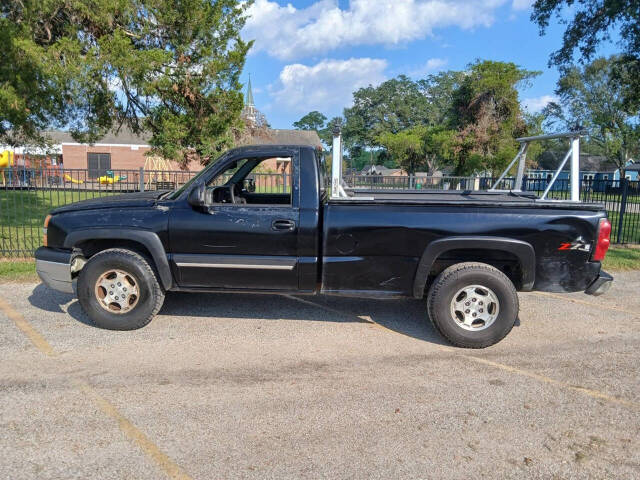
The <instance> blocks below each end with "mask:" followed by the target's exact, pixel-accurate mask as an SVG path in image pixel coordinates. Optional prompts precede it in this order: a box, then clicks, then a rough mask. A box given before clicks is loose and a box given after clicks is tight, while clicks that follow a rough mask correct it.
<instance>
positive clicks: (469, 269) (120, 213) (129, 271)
mask: <svg viewBox="0 0 640 480" xmlns="http://www.w3.org/2000/svg"><path fill="white" fill-rule="evenodd" d="M274 158H276V159H278V161H279V162H290V163H289V167H288V168H289V169H290V172H291V174H290V175H288V176H286V177H284V176H283V181H282V184H280V185H278V186H277V188H271V189H264V188H262V189H261V188H258V189H256V188H255V185H256V184H255V182H254V181H253V179H254V178H255V177H256V176H257V175H258V174H257V173H256V169H259V166H260V164H261V163H262V162H263V161H265V160H267V159H274ZM258 171H259V170H258ZM325 185H326V183H325V180H324V168H323V164H322V161H321V156H320V154H319V153H318V152H317V151H316V150H315V149H314V148H312V147H304V146H303V147H301V146H286V145H269V146H253V147H241V148H237V149H234V150H231V151H229V152H227V153H225V154H224V155H223V156H222V157H221V158H220V159H219V160H218V161H217V162H215V163H213V164H211V165H209V166H208V167H207V168H205V169H204V170H203V171H202V172H200V173H199V174H198V175H197V176H196V177H194V178H193V179H192V180H191V181H190V182H189V183H187V184H186V185H184V186H183V187H182V188H180V189H178V190H175V191H149V192H142V193H133V194H124V195H119V196H113V197H106V198H105V197H102V198H96V199H93V200H87V201H83V202H78V203H74V204H71V205H67V206H64V207H60V208H57V209H55V210H53V211H52V212H51V214H50V215H49V216H47V218H46V220H45V224H44V233H45V238H44V245H45V246H43V247H41V248H39V249H38V250H37V252H36V268H37V271H38V273H39V275H40V278H41V279H42V281H43V282H44V283H45V284H47V285H48V286H49V287H51V288H54V289H57V290H61V291H64V292H69V293H72V292H74V290H75V291H76V292H77V296H78V299H79V301H80V304H81V305H82V307H83V308H84V310H85V312H86V313H87V315H88V316H89V317H90V318H91V319H92V320H93V322H95V324H96V325H98V326H100V327H104V328H108V329H116V330H129V329H136V328H140V327H143V326H145V325H146V324H147V323H149V322H150V321H151V319H152V318H153V317H154V315H155V314H156V313H157V312H158V311H159V310H160V307H161V306H162V303H163V300H164V296H165V293H166V292H168V291H192V292H204V291H206V292H220V291H223V292H260V293H265V292H273V293H285V292H286V293H295V294H316V293H322V294H331V295H352V296H369V297H374V298H378V299H382V298H388V299H393V298H397V297H413V298H416V299H422V298H426V302H425V303H426V307H427V310H428V314H427V312H425V318H426V317H427V316H428V317H429V318H430V320H431V321H432V322H433V324H434V325H435V327H436V328H437V329H438V331H439V332H440V333H441V334H442V335H444V336H445V337H446V338H447V339H448V340H449V341H450V342H451V343H453V344H455V345H458V346H461V347H470V348H482V347H486V346H489V345H492V344H494V343H496V342H498V341H500V340H501V339H502V338H504V337H505V336H506V335H507V334H508V333H509V331H510V330H511V328H512V327H513V325H514V323H515V321H516V319H517V316H518V308H519V307H518V297H517V294H516V291H518V290H519V291H531V290H541V291H547V292H577V291H584V292H585V293H588V294H592V295H598V294H601V293H604V292H605V291H606V290H607V288H608V287H609V286H610V282H611V280H612V278H611V276H609V275H608V274H606V273H605V272H603V271H601V269H600V261H601V260H602V259H603V258H604V256H605V254H606V251H607V248H608V246H609V235H610V232H611V225H610V223H609V221H608V220H607V218H606V212H605V211H604V209H603V206H602V205H596V204H582V203H577V202H563V201H541V200H539V199H537V198H536V197H535V196H533V195H527V194H524V193H513V192H512V193H509V192H503V193H499V192H478V191H455V190H454V191H439V192H438V191H397V192H391V193H390V192H382V193H381V192H378V191H365V192H351V193H350V196H347V198H342V199H333V198H331V197H329V195H328V192H327V191H326V190H325ZM274 190H277V191H274ZM76 281H77V286H76V288H75V289H74V282H76Z"/></svg>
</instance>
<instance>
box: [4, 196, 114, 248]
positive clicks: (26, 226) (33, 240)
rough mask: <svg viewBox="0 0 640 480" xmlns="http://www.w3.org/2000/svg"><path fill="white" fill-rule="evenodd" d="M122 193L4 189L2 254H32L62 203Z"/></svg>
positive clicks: (40, 242)
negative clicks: (47, 219)
mask: <svg viewBox="0 0 640 480" xmlns="http://www.w3.org/2000/svg"><path fill="white" fill-rule="evenodd" d="M117 193H119V192H87V191H78V190H73V191H65V190H0V256H3V255H5V256H7V255H13V256H20V257H28V256H30V255H32V254H33V252H34V251H35V250H36V249H37V248H38V247H39V246H40V245H41V244H42V223H43V222H44V217H45V216H46V215H47V213H49V211H50V210H51V209H53V208H55V207H59V206H61V205H67V204H69V203H73V202H78V201H80V200H87V199H89V198H95V197H103V196H107V195H114V194H117Z"/></svg>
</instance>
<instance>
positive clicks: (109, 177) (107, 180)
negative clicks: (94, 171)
mask: <svg viewBox="0 0 640 480" xmlns="http://www.w3.org/2000/svg"><path fill="white" fill-rule="evenodd" d="M126 179H127V176H126V175H114V174H113V170H107V174H106V175H103V176H102V177H98V182H100V185H113V184H114V183H117V182H121V181H122V180H126Z"/></svg>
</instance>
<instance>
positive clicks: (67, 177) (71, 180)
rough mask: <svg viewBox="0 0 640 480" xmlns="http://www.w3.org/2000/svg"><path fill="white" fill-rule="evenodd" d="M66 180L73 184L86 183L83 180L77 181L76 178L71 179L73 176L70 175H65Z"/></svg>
mask: <svg viewBox="0 0 640 480" xmlns="http://www.w3.org/2000/svg"><path fill="white" fill-rule="evenodd" d="M64 179H65V180H66V181H67V182H71V183H84V182H83V181H82V180H76V179H75V178H71V176H70V175H69V174H68V173H65V174H64Z"/></svg>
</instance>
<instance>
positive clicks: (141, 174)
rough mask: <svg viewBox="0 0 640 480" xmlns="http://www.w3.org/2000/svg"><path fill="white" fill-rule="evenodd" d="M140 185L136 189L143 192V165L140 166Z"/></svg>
mask: <svg viewBox="0 0 640 480" xmlns="http://www.w3.org/2000/svg"><path fill="white" fill-rule="evenodd" d="M139 176H140V186H139V188H138V190H140V191H141V192H144V167H140V175H139Z"/></svg>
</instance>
